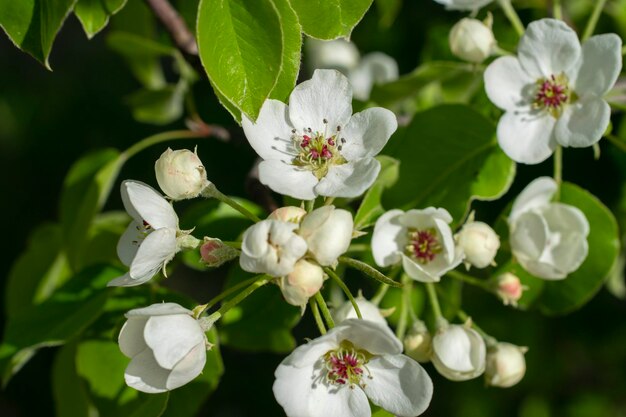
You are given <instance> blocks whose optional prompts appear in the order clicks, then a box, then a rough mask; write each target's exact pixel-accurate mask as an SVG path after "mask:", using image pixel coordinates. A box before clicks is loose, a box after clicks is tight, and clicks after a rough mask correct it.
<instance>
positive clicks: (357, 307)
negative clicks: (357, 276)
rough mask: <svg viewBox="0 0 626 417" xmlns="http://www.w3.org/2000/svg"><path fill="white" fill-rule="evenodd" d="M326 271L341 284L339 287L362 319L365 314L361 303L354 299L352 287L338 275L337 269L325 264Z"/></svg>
mask: <svg viewBox="0 0 626 417" xmlns="http://www.w3.org/2000/svg"><path fill="white" fill-rule="evenodd" d="M324 272H326V273H327V274H328V276H329V277H331V278H332V279H333V280H334V281H335V282H336V283H337V285H339V288H341V289H342V290H343V292H344V294H346V297H348V299H349V300H350V303H351V304H352V308H354V312H355V313H356V315H357V317H358V318H360V319H362V318H363V316H362V315H361V310H360V309H359V305H358V304H357V302H356V300H355V299H354V296H353V295H352V293H351V292H350V289H349V288H348V286H347V285H346V284H345V283H344V282H343V281H342V280H341V278H339V275H337V274H336V273H335V271H333V270H332V269H330V268H328V267H326V266H325V267H324Z"/></svg>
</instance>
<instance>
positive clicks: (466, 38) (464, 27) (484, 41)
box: [448, 14, 496, 64]
mask: <svg viewBox="0 0 626 417" xmlns="http://www.w3.org/2000/svg"><path fill="white" fill-rule="evenodd" d="M491 20H492V19H491V14H490V15H489V17H488V18H487V20H486V21H485V22H482V21H480V20H478V19H471V18H468V17H465V18H463V19H461V20H459V21H458V22H457V23H456V24H455V25H454V26H452V29H451V30H450V35H449V37H448V42H449V43H450V50H451V51H452V53H453V54H454V55H456V56H458V57H459V58H461V59H463V60H465V61H468V62H473V63H476V64H480V63H481V62H483V61H484V60H485V59H487V58H489V57H490V56H491V54H492V53H493V52H494V49H495V47H496V38H495V37H494V36H493V31H492V30H491Z"/></svg>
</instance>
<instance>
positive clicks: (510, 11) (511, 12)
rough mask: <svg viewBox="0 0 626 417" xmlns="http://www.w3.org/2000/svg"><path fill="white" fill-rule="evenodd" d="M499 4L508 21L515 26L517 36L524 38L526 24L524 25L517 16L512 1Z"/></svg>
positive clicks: (505, 0) (501, 1) (503, 0)
mask: <svg viewBox="0 0 626 417" xmlns="http://www.w3.org/2000/svg"><path fill="white" fill-rule="evenodd" d="M498 3H499V4H500V7H501V8H502V11H503V12H504V14H505V16H506V17H507V19H509V21H510V22H511V24H512V25H513V28H514V29H515V31H516V32H517V34H518V35H519V36H522V35H523V34H524V31H525V29H524V24H523V23H522V21H521V20H520V18H519V16H518V15H517V12H516V11H515V9H514V8H513V5H512V4H511V0H498Z"/></svg>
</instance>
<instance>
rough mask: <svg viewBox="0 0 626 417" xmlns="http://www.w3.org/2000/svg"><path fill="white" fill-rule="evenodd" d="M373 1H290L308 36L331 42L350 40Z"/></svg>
mask: <svg viewBox="0 0 626 417" xmlns="http://www.w3.org/2000/svg"><path fill="white" fill-rule="evenodd" d="M372 1H373V0H290V2H291V6H292V7H293V9H294V10H295V11H296V13H297V14H298V18H299V19H300V24H301V25H302V30H303V31H304V33H306V34H307V35H309V36H311V37H313V38H317V39H325V40H331V39H336V38H339V37H344V38H350V34H351V33H352V30H353V29H354V27H355V26H356V25H357V23H359V22H360V21H361V19H362V18H363V16H365V12H367V10H368V9H369V8H370V6H371V5H372Z"/></svg>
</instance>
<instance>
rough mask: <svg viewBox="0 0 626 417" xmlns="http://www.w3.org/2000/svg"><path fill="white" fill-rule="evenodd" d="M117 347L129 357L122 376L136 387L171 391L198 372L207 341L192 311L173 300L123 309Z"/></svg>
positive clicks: (144, 390) (190, 379)
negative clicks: (127, 309)
mask: <svg viewBox="0 0 626 417" xmlns="http://www.w3.org/2000/svg"><path fill="white" fill-rule="evenodd" d="M126 318H127V319H128V320H127V321H126V323H124V326H123V327H122V330H121V332H120V335H119V338H118V340H119V344H120V350H121V351H122V353H123V354H124V355H126V356H128V357H129V358H131V361H130V363H129V364H128V367H127V368H126V371H125V372H124V379H125V380H126V384H128V386H130V387H132V388H135V389H136V390H139V391H143V392H147V393H150V394H156V393H160V392H165V391H170V390H173V389H175V388H178V387H180V386H182V385H185V384H187V383H188V382H190V381H192V380H193V379H194V378H195V377H197V376H198V375H200V372H202V369H203V368H204V364H205V363H206V351H207V346H208V342H207V340H206V336H205V334H204V330H203V329H202V327H201V326H200V324H199V322H198V320H196V319H194V318H193V317H192V312H191V311H189V310H187V309H186V308H183V307H181V306H179V305H178V304H175V303H164V304H153V305H151V306H149V307H145V308H138V309H135V310H131V311H129V312H128V313H126Z"/></svg>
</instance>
